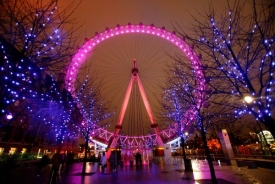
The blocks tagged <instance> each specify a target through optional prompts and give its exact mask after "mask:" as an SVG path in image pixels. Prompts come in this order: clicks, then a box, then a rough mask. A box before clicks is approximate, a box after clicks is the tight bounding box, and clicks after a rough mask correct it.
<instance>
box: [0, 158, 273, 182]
mask: <svg viewBox="0 0 275 184" xmlns="http://www.w3.org/2000/svg"><path fill="white" fill-rule="evenodd" d="M82 164H83V163H81V162H79V163H74V164H73V165H72V168H71V169H70V171H69V173H68V174H65V173H64V172H60V173H59V176H58V178H57V181H56V183H59V184H89V183H92V184H109V183H110V184H161V183H165V184H177V183H181V184H209V183H211V180H210V178H211V176H210V173H209V169H208V165H207V163H206V162H205V161H195V160H194V161H192V165H193V170H194V171H193V173H185V172H183V165H182V164H177V165H157V164H152V165H143V166H123V167H118V170H117V172H115V173H112V172H111V170H110V168H109V167H107V169H106V172H105V173H101V168H100V167H99V166H98V165H97V163H95V164H92V163H87V168H86V175H85V176H81V170H82ZM214 167H215V173H216V177H217V178H218V181H219V183H220V184H234V183H235V184H274V183H275V170H269V169H263V168H257V169H248V168H247V167H240V168H238V167H237V166H227V165H225V164H222V165H217V164H216V165H215V166H214ZM49 171H50V165H49V166H48V167H47V168H44V170H43V171H42V173H41V175H39V176H37V175H36V167H34V166H32V167H23V166H22V167H17V168H15V169H14V170H13V171H12V172H11V173H10V175H9V177H8V178H7V177H5V178H1V180H0V183H1V184H4V183H8V184H17V183H18V184H19V183H20V184H46V183H49V180H48V176H49ZM2 181H3V182H2Z"/></svg>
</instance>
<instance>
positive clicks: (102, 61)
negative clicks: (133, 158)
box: [66, 24, 205, 139]
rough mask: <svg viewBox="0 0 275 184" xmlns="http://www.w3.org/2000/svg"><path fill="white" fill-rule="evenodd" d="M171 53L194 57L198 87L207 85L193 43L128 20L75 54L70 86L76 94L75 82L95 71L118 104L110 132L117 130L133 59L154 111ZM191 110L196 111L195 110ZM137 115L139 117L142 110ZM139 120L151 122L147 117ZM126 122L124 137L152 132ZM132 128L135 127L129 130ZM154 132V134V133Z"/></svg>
mask: <svg viewBox="0 0 275 184" xmlns="http://www.w3.org/2000/svg"><path fill="white" fill-rule="evenodd" d="M169 55H170V56H174V55H183V56H185V57H186V60H187V61H188V60H189V61H190V63H191V64H192V66H193V69H194V71H195V72H196V75H197V79H196V81H197V86H196V88H197V89H199V90H198V91H203V90H204V87H205V86H204V76H203V73H202V71H201V67H200V66H201V62H200V59H199V57H198V56H197V55H196V53H195V52H194V51H193V49H192V47H190V46H189V45H187V44H186V43H185V41H184V40H183V39H181V38H179V37H177V36H176V35H175V34H174V33H172V32H169V31H166V30H165V29H164V28H157V27H154V26H153V25H142V24H138V25H132V24H128V25H126V26H117V27H115V28H111V29H108V28H107V29H106V30H105V31H104V32H101V33H98V34H96V35H95V36H94V37H92V38H90V39H86V40H85V43H84V45H83V46H82V47H81V48H80V49H79V50H78V52H77V53H76V54H75V55H74V57H73V59H72V62H71V63H70V65H69V68H68V71H67V75H66V79H67V80H66V82H67V83H66V86H67V89H68V90H69V91H71V92H72V94H73V95H74V91H75V83H76V81H81V80H82V79H83V78H84V75H82V74H85V75H86V73H87V71H90V72H93V73H95V74H96V76H97V77H96V80H98V81H100V82H101V83H102V89H103V91H102V95H103V98H104V100H107V101H110V103H111V104H112V107H111V108H114V109H115V106H114V104H115V105H117V107H116V110H117V111H118V112H117V113H116V116H114V117H113V119H112V120H111V122H112V123H111V129H110V132H113V130H114V127H115V126H116V123H117V119H118V114H119V110H120V105H121V103H122V101H123V98H124V95H125V91H126V89H127V84H128V82H129V80H130V77H131V69H132V64H133V60H134V59H135V60H136V62H137V67H138V71H139V76H140V78H141V80H142V84H143V85H144V89H145V92H146V94H147V97H148V99H149V102H150V104H151V107H152V109H153V110H152V111H153V113H156V112H157V109H158V107H155V104H156V102H157V100H158V99H157V96H158V94H159V93H158V90H159V89H158V88H159V85H160V84H162V82H163V81H164V79H165V75H164V72H163V70H164V68H165V67H166V66H167V65H166V64H169V63H171V62H173V59H172V58H171V57H170V56H169ZM132 94H133V96H135V97H136V99H135V100H136V101H139V100H138V98H139V97H138V94H139V91H138V90H137V89H136V86H133V89H132ZM203 95H204V94H203V93H202V94H200V96H198V99H199V98H201V97H202V96H203ZM132 103H135V102H132ZM139 105H142V104H139ZM129 106H130V104H129ZM130 111H131V110H130V108H129V110H128V111H126V114H125V117H124V120H123V121H125V122H127V121H128V122H129V119H128V117H127V116H126V115H127V114H130V113H131V112H130ZM190 111H191V110H190ZM189 114H191V115H192V113H189ZM144 115H145V118H146V111H144V112H142V116H144ZM135 116H136V117H138V116H139V114H136V115H135ZM155 118H156V122H158V124H159V127H160V128H161V123H159V122H160V120H157V114H155ZM191 118H192V117H190V119H191ZM147 119H148V117H147ZM138 121H139V122H140V121H147V123H148V122H149V120H146V119H145V120H141V119H140V120H138ZM125 122H123V123H122V124H123V128H122V132H123V133H124V135H122V137H123V136H124V139H126V138H127V137H128V138H129V137H131V138H133V139H134V138H136V137H142V136H143V137H146V136H148V132H146V130H143V131H140V133H139V134H138V135H137V134H135V133H134V132H135V131H136V130H137V129H139V128H140V127H139V126H138V125H133V123H132V124H131V126H130V125H127V123H125ZM135 126H136V127H135ZM141 126H142V127H143V129H148V127H149V126H150V124H148V126H146V125H145V124H144V125H143V124H142V125H141ZM130 129H132V130H133V131H129V130H130ZM127 130H128V131H127ZM164 131H166V130H164ZM172 133H173V132H172ZM102 134H103V133H102ZM107 134H108V133H106V134H104V135H107ZM110 134H112V133H110ZM168 134H170V133H168ZM152 136H154V135H153V134H152ZM167 136H170V135H167ZM110 137H111V135H107V136H106V137H105V139H109V138H110Z"/></svg>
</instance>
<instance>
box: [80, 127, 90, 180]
mask: <svg viewBox="0 0 275 184" xmlns="http://www.w3.org/2000/svg"><path fill="white" fill-rule="evenodd" d="M89 133H90V131H87V133H86V136H85V147H84V160H83V166H82V175H85V173H86V162H87V150H88V142H89Z"/></svg>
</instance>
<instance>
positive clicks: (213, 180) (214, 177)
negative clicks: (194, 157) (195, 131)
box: [201, 123, 218, 184]
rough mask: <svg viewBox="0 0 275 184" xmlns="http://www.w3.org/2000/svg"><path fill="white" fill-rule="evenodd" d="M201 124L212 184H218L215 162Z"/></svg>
mask: <svg viewBox="0 0 275 184" xmlns="http://www.w3.org/2000/svg"><path fill="white" fill-rule="evenodd" d="M201 124H202V125H201V136H202V140H203V144H204V149H205V153H206V158H207V161H208V166H209V169H210V174H211V180H212V184H218V181H217V178H216V174H215V169H214V166H213V162H212V159H211V155H210V151H209V148H208V146H207V140H206V134H205V131H204V127H203V123H201Z"/></svg>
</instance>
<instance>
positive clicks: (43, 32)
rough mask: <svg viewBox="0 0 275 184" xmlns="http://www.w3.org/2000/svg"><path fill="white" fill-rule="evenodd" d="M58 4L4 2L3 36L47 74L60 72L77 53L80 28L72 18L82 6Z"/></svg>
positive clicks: (0, 25) (0, 30)
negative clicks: (75, 26) (61, 5)
mask: <svg viewBox="0 0 275 184" xmlns="http://www.w3.org/2000/svg"><path fill="white" fill-rule="evenodd" d="M58 5H59V4H58V0H49V1H47V2H45V1H43V0H33V1H24V0H2V1H1V3H0V8H1V12H0V15H1V21H0V22H1V23H0V35H1V36H2V37H3V38H4V39H5V40H7V41H8V42H9V43H10V44H11V45H13V46H14V47H15V48H16V49H17V50H18V51H19V52H20V54H21V56H24V57H26V58H28V59H30V60H31V61H33V62H34V63H35V64H36V65H38V66H41V67H43V68H46V69H47V71H50V70H52V71H60V69H63V67H64V66H66V65H67V64H68V62H69V61H70V60H71V57H72V54H73V53H75V49H76V45H75V44H76V41H77V38H78V37H77V36H74V35H73V34H74V33H75V31H76V30H77V29H78V28H79V27H78V28H74V24H75V23H77V22H76V21H75V19H74V18H72V17H71V14H72V13H73V12H74V11H75V10H76V8H77V7H78V5H79V3H78V4H76V3H75V2H72V3H70V4H69V5H68V6H67V7H62V8H59V7H58Z"/></svg>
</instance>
